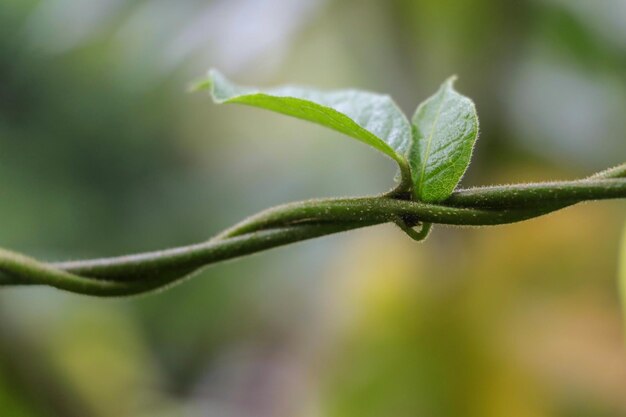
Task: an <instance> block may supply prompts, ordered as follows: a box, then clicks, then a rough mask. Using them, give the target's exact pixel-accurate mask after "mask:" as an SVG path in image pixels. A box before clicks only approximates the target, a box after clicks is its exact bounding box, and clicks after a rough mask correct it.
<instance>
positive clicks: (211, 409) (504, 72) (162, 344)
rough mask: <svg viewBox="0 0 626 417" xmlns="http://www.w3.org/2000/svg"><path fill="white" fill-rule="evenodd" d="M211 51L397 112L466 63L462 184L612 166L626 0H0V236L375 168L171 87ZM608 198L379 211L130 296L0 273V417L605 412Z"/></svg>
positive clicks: (341, 190)
mask: <svg viewBox="0 0 626 417" xmlns="http://www.w3.org/2000/svg"><path fill="white" fill-rule="evenodd" d="M210 66H215V67H217V68H220V69H221V70H222V71H223V72H224V73H226V74H228V75H229V76H230V77H232V78H233V79H235V80H237V81H239V82H242V83H250V84H258V85H273V84H280V83H287V82H288V83H299V84H308V85H313V86H316V87H320V88H344V87H356V88H363V89H368V90H374V91H379V92H388V93H390V94H391V95H392V96H393V97H394V98H396V100H397V101H398V103H399V104H400V106H401V107H402V108H403V109H404V110H405V111H406V112H408V113H412V112H413V110H414V108H415V107H416V105H417V104H418V103H419V102H420V101H421V100H423V99H424V98H426V97H427V96H428V95H430V94H431V93H432V92H434V91H435V89H436V88H437V86H438V85H439V83H440V82H441V81H442V80H444V79H445V78H446V77H448V76H449V75H451V74H458V75H459V77H460V81H459V82H458V84H457V87H458V89H459V90H460V91H461V92H463V93H464V94H466V95H468V96H470V97H472V98H474V100H475V102H476V104H477V107H478V111H479V116H480V118H481V130H482V132H481V138H480V141H479V144H478V148H477V151H476V153H475V156H474V164H473V165H472V167H471V168H470V172H469V173H468V175H467V176H466V178H465V179H464V185H466V186H471V185H482V184H491V183H509V182H519V181H530V180H546V179H569V178H576V177H581V176H584V175H587V174H589V173H591V172H593V171H595V170H600V169H603V168H605V167H608V166H610V165H614V164H617V163H621V162H624V160H625V159H626V158H625V156H626V140H625V139H624V138H625V137H626V117H624V115H625V114H626V1H624V0H597V1H589V0H523V1H522V0H520V1H512V0H509V1H501V0H472V1H458V0H457V1H453V0H384V1H383V0H378V1H376V0H361V1H356V0H334V1H333V0H326V1H323V0H300V1H293V0H214V1H200V0H185V1H183V0H179V1H168V0H143V1H140V0H81V1H73V0H42V1H33V0H2V1H0V213H1V216H2V227H1V228H0V230H1V231H2V232H1V233H0V246H2V247H7V248H11V249H15V250H19V251H23V252H25V253H28V254H30V255H34V256H37V257H39V258H41V259H45V260H67V259H80V258H87V257H98V256H106V255H120V254H125V253H132V252H139V251H146V250H152V249H160V248H164V247H169V246H175V245H183V244H188V243H192V242H197V241H202V240H204V239H207V238H208V237H210V236H211V235H212V234H214V233H216V232H218V231H219V230H221V229H222V228H225V227H227V226H229V225H231V224H233V223H234V222H236V221H238V220H240V219H242V218H243V217H244V216H246V215H250V214H253V213H255V212H257V211H259V210H261V209H264V208H267V207H269V206H272V205H276V204H279V203H283V202H288V201H295V200H299V199H304V198H311V197H321V196H340V195H362V194H368V193H378V192H382V191H385V190H387V189H388V188H390V187H391V186H392V185H393V180H392V179H393V176H394V173H395V168H394V164H393V163H392V162H391V161H390V160H386V159H385V158H384V157H381V156H379V154H378V153H377V152H375V151H373V150H371V149H368V148H367V147H366V146H363V145H361V144H358V143H356V142H354V141H352V140H349V139H345V138H344V137H341V136H340V135H339V134H336V133H333V132H331V131H328V130H325V129H323V128H321V127H318V126H314V125H311V124H303V123H304V122H301V121H297V120H290V119H288V118H285V117H282V116H279V115H273V114H269V113H266V112H263V111H261V110H256V109H251V108H245V107H236V106H225V107H218V106H214V105H212V104H211V103H210V100H209V99H208V97H206V95H205V94H188V93H187V92H186V88H187V86H188V83H189V82H190V81H192V80H193V79H194V78H196V77H198V76H201V75H202V74H204V72H205V70H206V69H207V68H208V67H210ZM624 208H625V206H624V203H623V202H605V203H596V204H586V205H581V206H578V207H575V208H572V209H568V210H566V211H563V212H559V213H558V214H553V215H550V216H548V217H547V218H541V219H537V220H533V221H529V222H526V223H522V224H516V225H510V226H503V227H498V228H487V229H456V228H445V227H437V228H436V230H435V233H433V236H432V237H431V238H430V239H429V240H428V242H427V243H425V244H415V243H414V242H412V241H410V240H409V239H408V238H407V237H406V236H404V235H403V234H402V233H401V232H399V231H398V230H396V229H395V228H394V227H392V226H390V225H385V226H378V227H374V228H370V229H366V230H360V231H356V232H351V233H349V234H344V235H340V236H333V237H327V238H323V239H319V240H315V241H310V242H306V243H301V244H298V245H294V246H291V247H287V248H281V249H278V250H274V251H270V252H267V253H263V254H261V255H258V256H254V257H250V258H246V259H243V260H240V261H237V262H231V263H226V264H222V265H218V266H215V267H213V268H210V269H208V270H206V271H205V272H203V273H202V274H200V275H199V276H197V277H195V278H194V279H192V280H189V281H187V282H185V283H183V284H181V285H179V286H177V287H175V288H172V289H168V290H167V291H163V292H161V293H157V294H151V295H148V296H143V297H138V298H132V299H118V300H99V299H95V298H89V297H81V296H75V295H69V294H65V293H62V292H60V291H56V290H52V289H46V288H24V289H2V290H1V291H0V416H9V417H15V416H17V417H27V416H28V417H30V416H81V417H83V416H102V417H107V416H116V417H124V416H192V417H195V416H217V417H292V416H300V417H326V416H332V417H334V416H337V417H352V416H354V417H378V416H381V417H383V416H384V417H387V416H394V417H405V416H406V417H415V416H418V417H422V416H424V417H451V416H476V417H490V416H493V417H496V416H498V417H499V416H508V417H526V416H528V417H530V416H532V417H542V416H563V417H591V416H594V417H595V416H602V417H604V416H607V417H608V416H624V415H626V396H625V395H624V392H625V389H626V351H625V350H624V346H623V340H624V333H623V331H622V327H621V326H622V323H621V315H620V312H619V302H618V296H617V284H616V277H617V259H618V250H619V249H618V247H619V240H620V238H619V236H620V230H621V229H622V224H623V219H624V212H625V211H626V210H624Z"/></svg>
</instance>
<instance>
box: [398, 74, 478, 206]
mask: <svg viewBox="0 0 626 417" xmlns="http://www.w3.org/2000/svg"><path fill="white" fill-rule="evenodd" d="M455 79H456V78H455V77H451V78H449V79H448V80H447V81H446V82H444V83H443V84H442V85H441V88H439V91H437V92H436V93H435V94H434V95H433V96H431V97H430V98H428V99H427V100H426V101H424V102H423V103H422V104H420V106H419V107H418V108H417V110H416V112H415V114H414V115H413V120H412V122H413V145H412V147H411V149H410V152H409V164H410V166H411V172H412V176H413V184H414V196H415V198H416V199H417V200H420V201H425V202H439V201H443V200H445V199H446V198H448V197H449V196H450V194H452V192H453V191H454V189H455V188H456V186H457V185H458V183H459V181H460V180H461V178H462V177H463V174H465V171H466V170H467V167H468V165H469V162H470V159H471V157H472V150H473V149H474V143H475V142H476V138H477V137H478V116H477V115H476V108H475V106H474V103H473V102H472V100H470V99H469V98H467V97H465V96H463V95H461V94H459V93H458V92H456V91H455V90H454V87H453V84H454V81H455Z"/></svg>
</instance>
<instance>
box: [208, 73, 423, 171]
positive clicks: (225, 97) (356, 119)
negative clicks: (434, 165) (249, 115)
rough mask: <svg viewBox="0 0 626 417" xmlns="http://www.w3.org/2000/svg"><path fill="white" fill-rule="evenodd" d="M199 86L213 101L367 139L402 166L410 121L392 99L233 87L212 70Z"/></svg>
mask: <svg viewBox="0 0 626 417" xmlns="http://www.w3.org/2000/svg"><path fill="white" fill-rule="evenodd" d="M200 88H208V89H209V91H210V93H211V96H212V97H213V100H214V101H215V102H216V103H241V104H247V105H250V106H255V107H260V108H264V109H268V110H272V111H275V112H278V113H283V114H286V115H289V116H293V117H297V118H300V119H304V120H308V121H311V122H313V123H317V124H320V125H323V126H326V127H329V128H331V129H334V130H336V131H339V132H341V133H344V134H346V135H348V136H350V137H352V138H354V139H357V140H359V141H361V142H363V143H366V144H368V145H370V146H372V147H374V148H376V149H377V150H379V151H380V152H383V153H384V154H386V155H388V156H389V157H391V158H392V159H394V160H396V161H397V162H398V163H399V164H400V165H404V164H406V157H405V155H406V153H407V152H408V149H409V147H410V145H411V141H412V134H411V125H410V123H409V121H408V120H407V118H406V116H405V115H404V114H403V113H402V112H401V111H400V109H399V108H398V107H397V105H396V104H395V103H394V102H393V100H392V99H391V98H390V97H389V96H387V95H382V94H375V93H370V92H364V91H358V90H338V91H320V90H315V89H311V88H306V87H298V86H283V87H276V88H270V89H257V88H253V87H244V86H238V85H235V84H234V83H232V82H231V81H229V80H228V79H227V78H226V77H225V76H224V75H222V74H221V73H219V72H218V71H216V70H211V71H209V75H208V78H207V80H205V81H203V82H201V84H200Z"/></svg>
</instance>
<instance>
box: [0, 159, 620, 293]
mask: <svg viewBox="0 0 626 417" xmlns="http://www.w3.org/2000/svg"><path fill="white" fill-rule="evenodd" d="M405 186H406V185H402V186H401V187H400V188H396V189H395V190H393V191H392V192H390V193H387V194H383V195H379V196H373V197H359V198H332V199H317V200H309V201H303V202H297V203H291V204H285V205H282V206H278V207H275V208H272V209H269V210H265V211H263V212H261V213H259V214H256V215H254V216H252V217H249V218H248V219H245V220H243V221H242V222H240V223H238V224H237V225H235V226H233V227H231V228H229V229H227V230H225V231H224V232H222V233H220V234H219V235H217V236H215V237H214V238H212V239H210V240H208V241H206V242H203V243H199V244H194V245H190V246H184V247H178V248H172V249H166V250H162V251H156V252H147V253H142V254H136V255H128V256H120V257H113V258H102V259H93V260H84V261H74V262H60V263H43V262H39V261H37V260H35V259H33V258H30V257H27V256H25V255H22V254H19V253H15V252H11V251H8V250H5V249H0V286H2V285H5V286H9V285H48V286H52V287H55V288H59V289H63V290H66V291H71V292H75V293H80V294H89V295H96V296H121V295H133V294H139V293H145V292H149V291H152V290H155V289H159V288H165V287H167V286H170V285H172V284H174V283H176V282H180V281H181V280H183V279H185V278H188V277H190V276H191V275H192V274H193V273H195V272H197V271H198V270H200V269H203V268H205V267H207V266H209V265H212V264H214V263H217V262H220V261H224V260H228V259H234V258H238V257H242V256H245V255H249V254H252V253H256V252H260V251H263V250H267V249H271V248H275V247H278V246H284V245H287V244H291V243H295V242H299V241H303V240H308V239H313V238H317V237H321V236H325V235H330V234H334V233H340V232H345V231H348V230H353V229H357V228H361V227H367V226H373V225H377V224H382V223H395V224H397V225H398V226H399V227H400V228H401V229H402V230H404V231H405V232H406V233H407V234H409V236H411V237H412V238H414V239H416V240H422V239H424V238H425V237H426V235H427V233H428V231H429V230H430V224H433V223H438V224H448V225H458V226H494V225H501V224H507V223H514V222H519V221H523V220H528V219H531V218H534V217H538V216H542V215H545V214H547V213H550V212H553V211H556V210H560V209H562V208H565V207H567V206H570V205H574V204H577V203H579V202H582V201H590V200H606V199H622V198H626V164H623V165H620V166H617V167H615V168H611V169H609V170H606V171H603V172H601V173H598V174H595V175H593V176H591V177H589V178H587V179H583V180H577V181H564V182H546V183H537V184H519V185H506V186H492V187H480V188H472V189H464V190H458V191H456V192H454V193H453V194H452V196H451V197H450V198H448V199H447V200H446V201H444V202H442V203H439V204H425V203H421V202H415V201H411V200H410V194H409V193H407V190H406V189H404V187H405ZM418 225H421V227H422V229H421V230H418V231H416V230H414V229H413V228H412V227H414V226H418Z"/></svg>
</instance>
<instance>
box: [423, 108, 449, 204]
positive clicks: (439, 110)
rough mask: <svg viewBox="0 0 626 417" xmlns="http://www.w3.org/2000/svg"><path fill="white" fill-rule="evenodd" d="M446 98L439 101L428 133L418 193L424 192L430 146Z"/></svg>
mask: <svg viewBox="0 0 626 417" xmlns="http://www.w3.org/2000/svg"><path fill="white" fill-rule="evenodd" d="M443 102H444V99H443V98H442V99H441V101H440V102H439V107H438V108H437V114H436V115H435V120H434V121H433V124H432V126H431V128H430V134H429V135H428V141H427V143H426V154H425V156H424V160H423V161H422V170H421V173H420V182H419V184H418V186H417V193H418V194H421V193H422V187H423V186H424V177H425V175H426V163H427V162H428V158H430V148H431V145H432V143H433V136H434V135H435V127H437V123H438V122H439V116H440V115H441V110H442V109H443Z"/></svg>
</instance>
